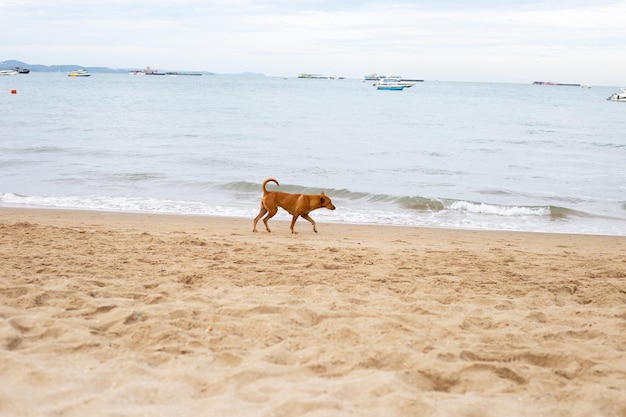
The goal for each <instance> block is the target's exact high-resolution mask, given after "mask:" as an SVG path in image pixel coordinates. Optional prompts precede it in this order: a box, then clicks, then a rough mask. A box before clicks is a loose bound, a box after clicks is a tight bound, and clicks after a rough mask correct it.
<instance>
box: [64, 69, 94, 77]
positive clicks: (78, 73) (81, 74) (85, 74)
mask: <svg viewBox="0 0 626 417" xmlns="http://www.w3.org/2000/svg"><path fill="white" fill-rule="evenodd" d="M90 75H91V74H90V73H89V72H88V71H87V70H86V69H80V70H76V71H72V72H70V73H69V74H67V76H68V77H89V76H90Z"/></svg>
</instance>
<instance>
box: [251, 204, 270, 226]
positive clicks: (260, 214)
mask: <svg viewBox="0 0 626 417" xmlns="http://www.w3.org/2000/svg"><path fill="white" fill-rule="evenodd" d="M265 213H267V209H266V208H265V206H264V205H263V204H261V210H260V211H259V214H258V216H256V217H255V218H254V225H253V226H252V231H253V232H256V231H257V230H256V224H257V222H258V221H259V220H261V217H263V215H264V214H265ZM265 227H267V224H266V225H265Z"/></svg>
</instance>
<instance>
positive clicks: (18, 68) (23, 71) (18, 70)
mask: <svg viewBox="0 0 626 417" xmlns="http://www.w3.org/2000/svg"><path fill="white" fill-rule="evenodd" d="M14 70H15V71H17V73H18V74H28V73H30V70H29V69H28V68H20V67H15V68H14Z"/></svg>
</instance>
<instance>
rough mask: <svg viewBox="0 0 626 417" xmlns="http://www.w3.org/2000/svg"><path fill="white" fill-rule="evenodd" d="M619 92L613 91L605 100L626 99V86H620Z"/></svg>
mask: <svg viewBox="0 0 626 417" xmlns="http://www.w3.org/2000/svg"><path fill="white" fill-rule="evenodd" d="M620 90H622V92H621V93H613V94H611V96H610V97H609V98H607V100H611V101H626V88H620Z"/></svg>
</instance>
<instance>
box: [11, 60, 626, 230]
mask: <svg viewBox="0 0 626 417" xmlns="http://www.w3.org/2000/svg"><path fill="white" fill-rule="evenodd" d="M11 90H15V91H16V94H11ZM617 90H618V88H617V87H597V86H594V87H593V88H590V89H586V88H580V87H571V86H545V85H542V86H538V85H532V84H530V83H529V84H501V83H463V82H435V81H425V82H423V83H417V84H416V85H415V86H413V87H411V88H407V89H405V90H404V91H378V90H376V89H375V87H373V86H372V82H370V81H367V82H362V81H361V80H356V79H345V80H317V79H298V78H296V77H291V78H280V77H245V76H225V75H204V76H178V77H170V76H131V75H126V74H100V73H96V74H93V75H92V76H91V77H88V78H70V77H68V76H67V74H64V73H33V72H31V73H30V74H28V75H17V76H11V77H0V104H1V105H2V109H3V110H2V112H1V113H0V132H1V133H0V206H5V207H43V208H64V209H89V210H104V211H120V212H141V213H171V214H193V215H215V216H236V217H246V218H249V219H250V221H251V228H252V218H254V217H255V215H256V214H257V213H258V208H259V200H260V197H261V183H262V182H263V180H264V179H266V178H268V177H273V178H276V179H277V180H278V181H279V182H280V187H279V189H280V190H283V191H287V192H299V193H319V192H321V191H325V193H326V194H327V195H329V196H330V197H331V198H332V200H333V203H334V204H335V206H336V207H337V210H335V211H328V210H324V209H321V210H318V211H316V212H315V214H314V215H313V217H314V218H315V219H316V220H317V221H318V222H321V223H323V222H335V223H367V224H384V225H402V226H426V227H443V228H463V229H490V230H520V231H532V232H550V233H575V234H607V235H626V104H625V103H617V102H610V101H607V100H606V98H607V97H608V96H609V95H610V94H611V93H613V92H615V91H617ZM268 188H273V189H275V188H276V187H275V186H274V185H273V184H270V185H269V186H268ZM277 218H282V219H288V218H289V215H288V214H286V213H284V212H282V213H281V214H280V215H279V216H278V217H277ZM303 227H304V226H303Z"/></svg>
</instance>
